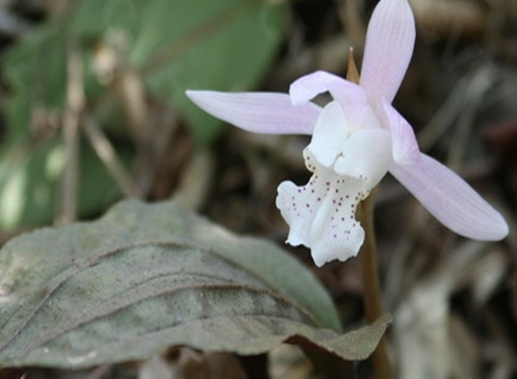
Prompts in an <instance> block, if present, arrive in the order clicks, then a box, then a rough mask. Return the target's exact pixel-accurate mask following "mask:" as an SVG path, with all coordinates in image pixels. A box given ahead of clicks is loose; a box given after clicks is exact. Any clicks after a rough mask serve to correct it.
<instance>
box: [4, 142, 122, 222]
mask: <svg viewBox="0 0 517 379" xmlns="http://www.w3.org/2000/svg"><path fill="white" fill-rule="evenodd" d="M27 151H28V148H26V149H24V150H21V151H18V152H17V155H16V156H14V157H13V156H9V157H4V159H3V160H2V161H0V188H1V189H2V191H1V192H0V209H1V212H0V227H1V228H3V229H12V228H15V227H17V226H19V225H20V224H29V225H38V224H44V223H48V222H49V219H51V218H52V216H53V215H54V214H55V213H56V211H57V210H58V206H59V201H58V199H59V194H60V191H59V186H60V183H61V180H60V176H61V172H62V169H63V167H64V165H65V159H66V157H65V151H64V148H63V145H61V144H59V143H58V142H57V141H46V142H45V143H42V144H39V145H38V146H36V147H34V148H33V149H32V150H31V152H30V154H27ZM120 154H121V156H122V157H126V158H127V156H128V152H127V151H125V150H121V151H120ZM81 157H82V158H81V162H80V167H79V171H80V173H81V174H82V180H83V181H81V182H80V185H81V191H80V193H79V199H78V202H79V206H80V207H79V212H80V213H81V214H83V215H95V213H96V212H98V210H99V206H103V207H107V206H109V205H110V204H113V202H114V201H116V200H117V199H118V198H120V190H119V189H118V187H117V186H116V185H115V183H114V182H113V180H112V178H111V177H110V176H109V175H108V173H107V172H106V171H105V170H103V169H99V167H100V165H101V163H100V161H99V158H98V157H97V156H96V155H95V154H94V152H93V151H92V150H91V149H90V148H89V147H87V146H85V147H84V148H83V153H82V155H81Z"/></svg>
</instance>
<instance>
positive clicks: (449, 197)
mask: <svg viewBox="0 0 517 379" xmlns="http://www.w3.org/2000/svg"><path fill="white" fill-rule="evenodd" d="M390 172H391V173H392V174H393V176H395V177H396V178H397V179H398V180H399V181H400V182H401V183H402V184H403V185H404V186H405V187H406V188H407V189H408V190H409V191H410V192H411V193H412V194H413V195H414V196H415V197H416V198H417V199H418V200H419V201H420V202H421V203H422V204H423V205H424V206H425V207H426V208H427V209H428V210H429V212H431V213H432V214H433V215H434V216H435V217H436V218H437V219H438V220H439V221H440V222H441V223H442V224H444V225H445V226H447V227H448V228H449V229H451V230H452V231H454V232H456V233H458V234H460V235H462V236H465V237H468V238H472V239H475V240H480V241H496V240H500V239H503V238H504V237H506V236H507V235H508V225H507V224H506V221H505V220H504V219H503V217H502V216H501V215H500V214H499V213H498V212H497V211H496V210H495V209H494V208H492V206H491V205H490V204H488V203H487V202H486V201H485V200H483V199H482V198H481V196H479V194H478V193H477V192H476V191H474V190H473V189H472V187H470V186H469V185H468V184H467V183H466V182H465V181H464V180H463V179H461V178H460V177H459V176H458V175H457V174H455V173H454V172H452V171H451V170H449V169H448V168H447V167H445V166H444V165H442V164H441V163H439V162H437V161H436V160H434V159H433V158H431V157H429V156H427V155H425V154H421V155H420V159H418V160H417V161H415V162H413V163H412V164H409V165H397V164H394V165H393V166H392V167H391V168H390Z"/></svg>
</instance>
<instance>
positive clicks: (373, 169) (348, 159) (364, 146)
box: [334, 129, 393, 188]
mask: <svg viewBox="0 0 517 379" xmlns="http://www.w3.org/2000/svg"><path fill="white" fill-rule="evenodd" d="M342 149H343V150H342V154H341V156H340V157H339V158H338V159H337V161H336V164H335V165H334V170H335V171H336V172H337V173H338V174H340V175H347V176H350V177H353V178H357V179H361V180H364V181H366V182H367V183H368V186H369V187H370V188H373V187H374V186H376V185H377V183H379V181H380V180H381V179H382V178H383V177H384V175H386V173H387V172H388V169H389V167H390V166H391V163H392V161H393V159H392V157H391V139H390V133H389V132H388V131H386V130H384V129H362V130H357V131H355V132H353V133H352V134H350V137H349V138H348V139H347V140H346V141H345V143H344V144H343V147H342Z"/></svg>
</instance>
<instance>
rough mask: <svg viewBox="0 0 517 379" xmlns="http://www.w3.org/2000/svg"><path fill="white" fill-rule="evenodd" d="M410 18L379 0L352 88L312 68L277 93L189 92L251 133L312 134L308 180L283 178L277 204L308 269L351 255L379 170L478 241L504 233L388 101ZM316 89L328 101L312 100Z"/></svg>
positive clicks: (402, 5) (397, 0) (395, 2)
mask: <svg viewBox="0 0 517 379" xmlns="http://www.w3.org/2000/svg"><path fill="white" fill-rule="evenodd" d="M414 42H415V21H414V17H413V13H412V11H411V8H410V6H409V4H408V2H407V0H381V1H380V2H379V3H378V5H377V7H376V8H375V10H374V12H373V14H372V17H371V20H370V23H369V25H368V30H367V35H366V45H365V51H364V59H363V64H362V71H361V76H360V82H359V84H355V83H352V82H350V81H347V80H345V79H342V78H340V77H338V76H335V75H333V74H330V73H327V72H323V71H317V72H314V73H312V74H309V75H306V76H303V77H301V78H300V79H298V80H296V81H295V82H294V83H292V85H291V87H290V90H289V95H287V94H282V93H224V92H214V91H187V96H188V97H189V98H190V99H191V100H192V101H193V102H194V103H196V104H197V105H198V106H199V107H201V108H202V109H204V110H205V111H206V112H208V113H210V114H211V115H213V116H215V117H218V118H220V119H222V120H224V121H226V122H228V123H231V124H234V125H236V126H238V127H239V128H242V129H244V130H247V131H250V132H258V133H271V134H308V135H312V139H311V142H310V144H309V145H308V146H307V147H306V148H305V150H304V151H303V156H304V159H305V165H306V167H307V168H308V169H309V170H310V171H311V172H312V177H311V178H310V180H309V182H308V184H307V185H305V186H301V187H298V186H296V185H295V184H293V183H292V182H289V181H285V182H283V183H281V184H280V186H279V187H278V196H277V199H276V205H277V207H278V208H279V209H280V212H281V214H282V216H283V217H284V219H285V220H286V222H287V223H288V224H289V227H290V231H289V235H288V238H287V243H289V244H291V245H293V246H298V245H304V246H307V247H309V248H310V249H311V253H312V257H313V259H314V262H315V263H316V265H318V266H321V265H323V264H324V263H326V262H328V261H331V260H334V259H339V260H340V261H344V260H346V259H348V258H349V257H352V256H355V255H357V253H358V252H359V249H360V247H361V245H362V244H363V242H364V238H365V233H364V230H363V228H362V227H361V225H360V223H359V222H358V221H357V220H356V219H355V211H356V208H357V206H358V204H359V202H360V201H362V200H364V199H365V198H366V197H367V196H368V195H369V194H370V192H371V191H372V189H373V188H374V187H375V186H376V185H377V184H378V183H379V181H380V180H381V179H382V178H383V177H384V175H385V174H386V173H387V172H390V173H391V174H392V175H393V176H394V177H395V178H396V179H398V180H399V181H400V182H401V183H402V184H403V185H404V186H405V187H406V188H407V189H408V190H409V191H410V192H411V193H412V194H413V195H414V196H415V197H416V198H417V199H418V200H419V201H420V202H421V203H422V204H423V205H424V206H425V207H426V208H427V209H428V210H429V212H430V213H431V214H433V215H434V216H435V217H436V218H437V219H438V220H439V221H441V222H442V223H443V224H444V225H445V226H447V227H448V228H450V229H451V230H453V231H454V232H456V233H458V234H460V235H462V236H465V237H469V238H473V239H477V240H499V239H502V238H504V237H505V236H506V235H507V234H508V226H507V224H506V222H505V220H504V219H503V217H502V216H501V215H500V214H499V213H498V212H497V211H496V210H495V209H494V208H492V207H491V206H490V205H489V204H488V203H487V202H485V200H483V199H482V198H481V197H480V196H479V195H478V194H477V193H476V192H475V191H474V190H473V189H472V188H471V187H470V186H469V185H468V184H467V183H466V182H465V181H464V180H463V179H461V178H460V177H459V176H458V175H457V174H455V173H454V172H452V171H451V170H449V169H448V168H447V167H445V166H443V165H442V164H441V163H439V162H438V161H436V160H434V159H433V158H431V157H429V156H427V155H425V154H423V153H421V152H420V149H419V147H418V143H417V141H416V138H415V134H414V132H413V129H412V127H411V126H410V125H409V123H408V122H407V121H406V120H405V119H404V118H403V117H402V116H401V115H400V114H399V113H398V112H397V110H395V109H394V108H393V106H392V105H391V102H392V100H393V98H394V97H395V94H396V92H397V90H398V88H399V86H400V84H401V82H402V79H403V77H404V75H405V73H406V70H407V68H408V65H409V61H410V59H411V55H412V53H413V47H414ZM324 92H328V93H330V95H331V96H332V101H330V102H329V103H328V104H327V105H326V106H324V107H319V106H317V105H316V104H314V103H312V102H311V100H312V99H313V98H314V97H315V96H317V95H319V94H321V93H324Z"/></svg>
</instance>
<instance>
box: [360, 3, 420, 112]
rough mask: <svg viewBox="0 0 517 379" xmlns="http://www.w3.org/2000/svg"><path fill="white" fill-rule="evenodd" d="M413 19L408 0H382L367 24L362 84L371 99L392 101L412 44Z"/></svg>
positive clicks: (403, 73)
mask: <svg viewBox="0 0 517 379" xmlns="http://www.w3.org/2000/svg"><path fill="white" fill-rule="evenodd" d="M415 35H416V31H415V19H414V17H413V13H412V11H411V8H410V7H409V4H408V2H407V0H381V1H380V2H379V4H378V5H377V7H376V8H375V10H374V11H373V14H372V18H371V19H370V23H369V25H368V31H367V33H366V45H365V49H364V58H363V66H362V69H361V80H360V83H361V87H363V88H364V89H365V91H366V94H367V95H368V97H369V98H370V100H372V101H374V102H376V101H378V100H379V99H380V98H383V97H384V98H385V99H386V100H388V102H390V103H391V102H392V100H393V98H394V97H395V94H396V93H397V90H398V88H399V87H400V83H401V82H402V79H403V78H404V75H405V73H406V70H407V67H408V65H409V61H410V59H411V55H412V54H413V47H414V44H415Z"/></svg>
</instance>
